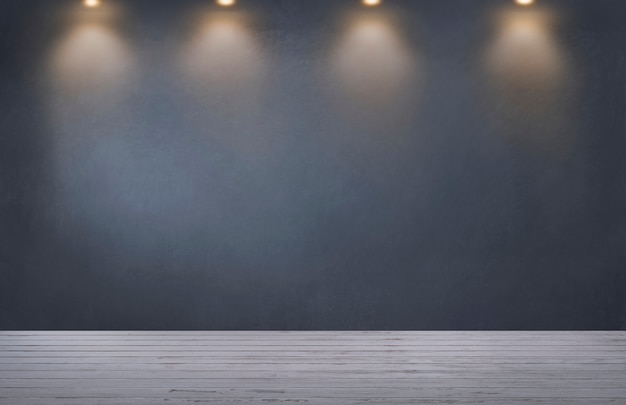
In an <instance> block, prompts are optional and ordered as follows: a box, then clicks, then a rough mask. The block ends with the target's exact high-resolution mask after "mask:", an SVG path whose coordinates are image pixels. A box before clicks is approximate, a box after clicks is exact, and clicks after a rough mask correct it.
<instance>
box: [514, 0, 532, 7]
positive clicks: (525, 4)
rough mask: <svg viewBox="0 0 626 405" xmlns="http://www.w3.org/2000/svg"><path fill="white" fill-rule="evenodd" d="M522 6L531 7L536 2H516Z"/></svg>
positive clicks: (525, 0)
mask: <svg viewBox="0 0 626 405" xmlns="http://www.w3.org/2000/svg"><path fill="white" fill-rule="evenodd" d="M515 2H516V3H517V4H519V5H520V6H530V5H532V4H534V3H535V0H515Z"/></svg>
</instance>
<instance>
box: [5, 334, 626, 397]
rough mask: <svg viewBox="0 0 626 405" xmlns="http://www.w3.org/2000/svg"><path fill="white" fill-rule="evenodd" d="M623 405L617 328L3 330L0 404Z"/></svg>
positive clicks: (624, 366)
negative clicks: (544, 330) (570, 329)
mask: <svg viewBox="0 0 626 405" xmlns="http://www.w3.org/2000/svg"><path fill="white" fill-rule="evenodd" d="M203 403H204V404H268V403H270V404H271V403H275V404H308V405H322V404H323V405H326V404H328V405H331V404H332V405H357V404H359V405H364V404H368V405H377V404H385V405H399V404H402V405H410V404H423V405H430V404H448V405H450V404H452V405H454V404H458V405H469V404H484V405H496V404H498V405H518V404H546V405H547V404H554V405H561V404H568V405H582V404H585V405H608V404H616V405H626V334H625V333H623V332H543V333H534V332H406V331H399V332H227V331H224V332H198V331H193V332H145V331H125V332H76V331H61V332H59V331H57V332H30V331H9V332H0V405H40V404H41V405H74V404H80V405H97V404H106V405H121V404H124V405H147V404H150V405H152V404H169V405H172V404H174V405H175V404H203Z"/></svg>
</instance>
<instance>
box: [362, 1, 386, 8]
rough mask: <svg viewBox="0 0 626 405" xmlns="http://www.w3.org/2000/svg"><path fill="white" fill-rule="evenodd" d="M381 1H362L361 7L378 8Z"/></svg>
mask: <svg viewBox="0 0 626 405" xmlns="http://www.w3.org/2000/svg"><path fill="white" fill-rule="evenodd" d="M381 3H382V0H363V5H364V6H367V7H376V6H380V4H381Z"/></svg>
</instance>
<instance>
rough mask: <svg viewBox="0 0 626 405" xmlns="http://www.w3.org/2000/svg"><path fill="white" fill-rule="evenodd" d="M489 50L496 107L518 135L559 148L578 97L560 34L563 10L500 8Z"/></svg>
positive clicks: (488, 67) (539, 144) (488, 64)
mask: <svg viewBox="0 0 626 405" xmlns="http://www.w3.org/2000/svg"><path fill="white" fill-rule="evenodd" d="M496 23H497V31H496V32H495V34H494V40H493V42H492V43H491V44H490V46H489V48H488V51H487V54H486V60H485V63H486V72H487V75H488V80H489V83H490V85H491V90H492V97H493V99H492V102H493V103H495V104H494V105H495V108H494V111H495V110H497V111H500V112H501V115H500V116H498V120H502V122H501V124H502V125H504V127H505V128H507V129H506V130H503V131H501V132H503V133H515V134H516V135H515V137H516V141H523V142H525V143H528V142H531V143H532V144H533V145H534V146H536V147H540V148H542V149H554V148H559V147H561V146H562V145H561V146H557V143H561V141H563V139H562V138H560V137H562V136H563V134H565V133H567V132H568V131H566V128H567V122H568V121H571V120H570V119H568V118H571V117H567V116H566V115H565V111H567V108H568V105H569V103H571V101H572V99H573V98H574V97H572V94H571V90H572V87H573V86H572V80H571V79H570V78H571V75H570V70H571V67H570V63H569V62H568V60H567V55H566V54H565V52H564V50H563V48H562V47H561V46H560V44H559V42H558V39H557V37H556V27H557V23H558V20H557V15H556V14H554V13H553V12H551V11H550V10H546V9H542V10H539V9H533V10H530V9H525V10H507V11H505V12H502V13H500V14H498V16H497V19H496Z"/></svg>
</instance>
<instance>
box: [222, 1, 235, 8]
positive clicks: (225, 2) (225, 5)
mask: <svg viewBox="0 0 626 405" xmlns="http://www.w3.org/2000/svg"><path fill="white" fill-rule="evenodd" d="M236 2H237V1H236V0H217V4H219V5H220V6H222V7H231V6H234V5H235V3H236Z"/></svg>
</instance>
